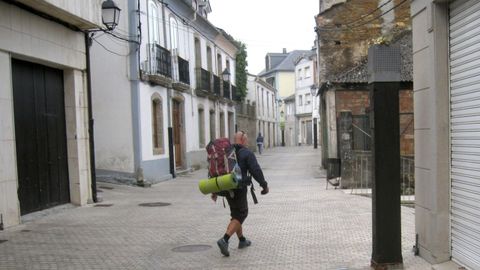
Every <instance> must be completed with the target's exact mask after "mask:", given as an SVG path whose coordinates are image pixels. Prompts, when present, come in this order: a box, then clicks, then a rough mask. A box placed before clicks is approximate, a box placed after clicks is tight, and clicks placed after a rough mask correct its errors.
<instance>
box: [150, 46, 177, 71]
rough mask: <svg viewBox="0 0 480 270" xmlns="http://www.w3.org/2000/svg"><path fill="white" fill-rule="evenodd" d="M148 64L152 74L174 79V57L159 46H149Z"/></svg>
mask: <svg viewBox="0 0 480 270" xmlns="http://www.w3.org/2000/svg"><path fill="white" fill-rule="evenodd" d="M147 49H148V63H149V73H150V74H153V75H155V74H161V75H163V76H166V77H169V78H171V77H172V56H171V54H170V51H168V50H167V49H165V48H163V47H162V46H160V45H158V44H148V45H147Z"/></svg>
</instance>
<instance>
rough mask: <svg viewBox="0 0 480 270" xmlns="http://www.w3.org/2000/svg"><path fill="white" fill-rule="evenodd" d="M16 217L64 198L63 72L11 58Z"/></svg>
mask: <svg viewBox="0 0 480 270" xmlns="http://www.w3.org/2000/svg"><path fill="white" fill-rule="evenodd" d="M12 74H13V80H12V82H13V98H14V114H15V139H16V150H17V151H16V153H17V171H18V182H19V187H18V197H19V201H20V212H21V214H22V215H24V214H27V213H30V212H34V211H38V210H41V209H45V208H49V207H52V206H55V205H59V204H64V203H68V202H69V201H70V194H69V179H68V160H67V158H68V157H67V139H66V128H65V106H64V93H63V72H62V71H61V70H57V69H53V68H49V67H46V66H42V65H38V64H33V63H29V62H25V61H19V60H12Z"/></svg>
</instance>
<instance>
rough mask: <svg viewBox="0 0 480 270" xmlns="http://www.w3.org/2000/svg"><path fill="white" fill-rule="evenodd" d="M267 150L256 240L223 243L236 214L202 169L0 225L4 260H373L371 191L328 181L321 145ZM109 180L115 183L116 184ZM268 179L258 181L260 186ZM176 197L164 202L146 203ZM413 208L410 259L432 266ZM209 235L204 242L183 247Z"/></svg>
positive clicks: (181, 264)
mask: <svg viewBox="0 0 480 270" xmlns="http://www.w3.org/2000/svg"><path fill="white" fill-rule="evenodd" d="M265 152H266V153H265V154H264V155H262V156H260V157H259V162H260V164H261V165H262V167H263V168H264V173H265V175H266V178H267V181H268V182H269V184H270V190H271V193H270V194H269V195H267V196H261V195H260V194H259V191H257V195H258V198H259V201H260V203H259V204H258V205H254V204H253V202H252V200H251V197H249V204H250V214H249V217H248V218H247V220H246V221H245V224H244V233H245V236H246V237H247V238H249V239H251V240H252V242H253V244H252V246H251V247H249V248H246V249H242V250H238V249H237V247H236V245H237V244H238V240H237V239H236V237H232V239H231V240H230V257H228V258H227V257H223V256H222V255H221V254H220V252H219V250H218V248H217V246H216V240H217V239H219V238H220V237H221V236H222V235H223V233H224V231H225V226H226V225H227V223H228V221H229V215H228V210H227V209H225V208H223V204H222V202H221V200H220V201H219V202H217V203H216V204H215V203H213V202H212V201H211V200H210V198H209V197H208V196H204V195H203V194H201V193H200V192H199V191H198V187H197V182H198V180H199V179H200V178H202V177H203V176H205V174H206V170H199V171H195V172H193V173H190V174H188V175H185V176H181V177H178V178H176V179H174V180H171V181H166V182H162V183H160V184H157V185H154V186H153V187H152V188H139V187H131V186H125V185H114V184H107V183H99V187H100V189H101V190H102V191H103V192H102V193H100V194H101V195H102V197H103V199H104V201H103V202H102V203H101V204H113V205H112V206H110V207H94V205H88V206H85V207H73V208H72V207H67V208H66V209H60V210H57V211H53V213H51V214H48V215H46V216H41V217H38V218H35V219H33V220H32V221H28V222H25V223H24V224H22V225H19V226H16V227H14V228H9V229H8V230H6V231H2V232H0V240H1V239H3V240H8V241H7V242H4V243H0V269H2V270H3V269H75V270H76V269H128V270H130V269H369V261H370V256H371V199H369V198H367V197H362V196H355V195H349V194H345V193H344V192H342V191H341V190H334V189H328V190H325V177H324V172H323V171H320V170H319V169H318V168H319V164H320V158H319V157H320V150H317V151H316V150H314V149H312V148H311V147H292V148H276V149H273V150H267V151H265ZM105 187H113V189H107V188H105ZM258 189H259V188H258ZM148 202H167V203H171V205H169V206H165V207H140V206H139V204H140V203H148ZM414 224H415V219H414V209H413V208H407V207H402V233H403V237H402V242H403V243H402V244H403V258H404V269H431V265H430V264H428V263H427V262H425V261H424V260H423V259H421V258H419V257H415V256H414V255H413V253H412V251H411V250H412V246H413V245H414V242H415V237H414ZM187 245H209V246H211V248H209V249H204V250H201V251H196V252H174V251H173V249H174V248H177V247H181V246H187Z"/></svg>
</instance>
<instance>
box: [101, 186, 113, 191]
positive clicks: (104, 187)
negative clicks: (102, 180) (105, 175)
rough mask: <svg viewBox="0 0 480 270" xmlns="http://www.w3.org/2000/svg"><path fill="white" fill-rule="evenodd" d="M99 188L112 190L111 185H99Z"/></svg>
mask: <svg viewBox="0 0 480 270" xmlns="http://www.w3.org/2000/svg"><path fill="white" fill-rule="evenodd" d="M99 188H103V189H109V190H112V189H113V187H105V186H100V187H99Z"/></svg>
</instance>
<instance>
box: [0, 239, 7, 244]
mask: <svg viewBox="0 0 480 270" xmlns="http://www.w3.org/2000/svg"><path fill="white" fill-rule="evenodd" d="M7 241H8V240H2V239H0V244H2V243H5V242H7Z"/></svg>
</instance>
